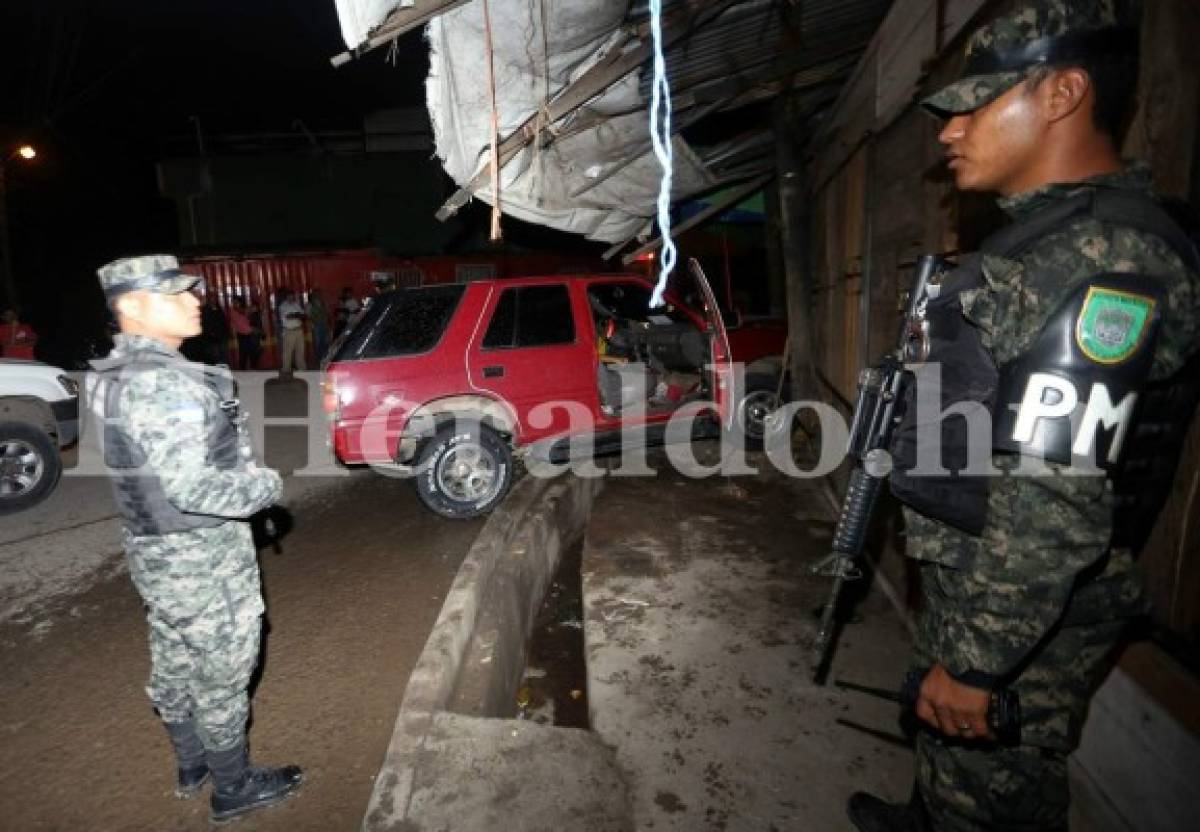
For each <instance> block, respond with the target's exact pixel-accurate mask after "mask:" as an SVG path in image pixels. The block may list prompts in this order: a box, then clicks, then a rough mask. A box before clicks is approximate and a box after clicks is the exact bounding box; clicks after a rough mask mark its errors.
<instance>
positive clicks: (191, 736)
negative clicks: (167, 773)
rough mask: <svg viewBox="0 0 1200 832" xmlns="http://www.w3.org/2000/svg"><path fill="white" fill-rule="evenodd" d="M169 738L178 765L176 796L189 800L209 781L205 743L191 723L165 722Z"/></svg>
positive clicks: (164, 725)
mask: <svg viewBox="0 0 1200 832" xmlns="http://www.w3.org/2000/svg"><path fill="white" fill-rule="evenodd" d="M163 727H164V728H166V729H167V736H168V737H169V738H170V739H171V747H172V748H174V749H175V760H176V762H177V763H178V766H179V769H178V780H177V781H176V784H175V796H176V797H178V798H180V799H181V800H188V799H190V798H193V797H195V796H196V795H197V794H199V793H200V789H201V787H202V786H203V785H204V783H205V781H207V780H208V775H209V770H208V762H207V761H206V759H205V756H204V743H202V742H200V737H199V736H198V735H197V734H196V726H195V725H194V724H193V723H192V722H191V721H188V722H164V723H163Z"/></svg>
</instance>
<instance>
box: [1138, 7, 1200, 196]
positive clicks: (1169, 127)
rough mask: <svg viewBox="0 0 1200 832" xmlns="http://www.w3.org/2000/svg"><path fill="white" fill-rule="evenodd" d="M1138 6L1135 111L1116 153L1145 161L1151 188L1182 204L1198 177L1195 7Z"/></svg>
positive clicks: (1198, 23)
mask: <svg viewBox="0 0 1200 832" xmlns="http://www.w3.org/2000/svg"><path fill="white" fill-rule="evenodd" d="M1144 5H1145V12H1144V15H1143V19H1142V66H1141V76H1140V79H1139V88H1138V109H1137V113H1136V114H1135V116H1134V120H1133V124H1132V125H1131V126H1130V129H1129V132H1128V134H1127V135H1126V140H1125V146H1124V148H1123V152H1122V155H1123V156H1125V157H1126V158H1138V159H1145V160H1146V161H1148V162H1150V164H1151V166H1152V167H1153V168H1154V185H1155V189H1156V190H1157V191H1158V192H1159V193H1160V194H1164V195H1167V196H1173V197H1176V198H1178V199H1182V200H1185V201H1186V200H1187V199H1188V198H1189V197H1190V196H1191V193H1192V192H1191V190H1190V186H1191V185H1192V181H1189V180H1194V179H1196V178H1197V177H1200V170H1198V167H1200V166H1198V164H1197V161H1198V160H1197V159H1196V152H1197V151H1196V148H1197V134H1198V133H1200V72H1196V70H1195V60H1194V58H1193V54H1194V52H1195V48H1196V47H1195V44H1196V43H1200V3H1197V2H1196V0H1158V2H1154V3H1146V4H1144ZM1189 171H1190V172H1191V176H1190V177H1189V176H1188V175H1187V172H1189Z"/></svg>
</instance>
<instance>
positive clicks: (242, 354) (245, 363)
mask: <svg viewBox="0 0 1200 832" xmlns="http://www.w3.org/2000/svg"><path fill="white" fill-rule="evenodd" d="M229 322H230V324H231V325H232V326H233V334H234V335H235V336H236V337H237V344H238V369H239V370H257V369H258V355H259V352H260V351H261V346H260V344H259V337H260V336H261V333H259V332H256V331H255V328H254V324H252V323H251V322H250V315H249V313H248V311H247V309H246V300H245V298H242V297H240V296H238V297H235V298H234V299H233V306H232V307H231V308H230V310H229Z"/></svg>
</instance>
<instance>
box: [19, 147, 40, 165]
mask: <svg viewBox="0 0 1200 832" xmlns="http://www.w3.org/2000/svg"><path fill="white" fill-rule="evenodd" d="M17 155H18V156H20V157H21V158H22V159H24V160H25V161H29V160H30V159H36V158H37V148H35V147H34V146H33V145H31V144H23V145H21V146H20V147H18V148H17Z"/></svg>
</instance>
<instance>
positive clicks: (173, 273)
mask: <svg viewBox="0 0 1200 832" xmlns="http://www.w3.org/2000/svg"><path fill="white" fill-rule="evenodd" d="M96 274H97V275H99V276H100V288H101V289H103V290H104V296H105V297H106V298H108V299H109V300H112V299H113V298H115V297H118V296H120V295H123V294H125V293H126V292H158V293H159V294H164V295H176V294H179V293H180V292H186V291H187V290H189V289H191V288H192V287H193V286H195V285H196V284H197V283H199V282H200V280H201V278H200V277H199V276H197V275H194V274H184V273H183V272H182V271H180V269H179V261H178V260H176V259H175V258H174V257H172V256H171V255H169V254H144V255H142V256H141V257H123V258H121V259H120V260H114V261H112V262H111V263H109V264H108V265H106V266H101V267H100V268H99V269H98V270H97V271H96Z"/></svg>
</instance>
